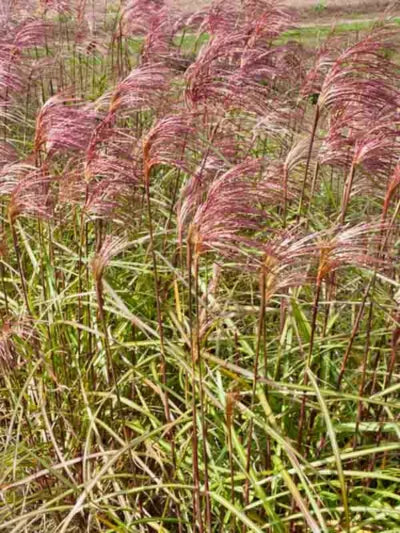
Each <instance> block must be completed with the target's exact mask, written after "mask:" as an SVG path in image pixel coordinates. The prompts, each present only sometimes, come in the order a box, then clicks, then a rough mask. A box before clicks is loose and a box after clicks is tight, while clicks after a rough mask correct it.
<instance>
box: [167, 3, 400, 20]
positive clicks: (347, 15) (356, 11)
mask: <svg viewBox="0 0 400 533" xmlns="http://www.w3.org/2000/svg"><path fill="white" fill-rule="evenodd" d="M172 3H174V4H175V5H176V6H179V7H180V8H184V9H187V10H189V11H196V10H198V9H200V8H201V7H202V6H205V5H207V4H209V3H210V0H172ZM284 3H285V4H286V5H288V6H292V7H294V8H296V9H297V10H298V11H299V14H300V18H301V19H302V20H313V21H317V20H318V21H320V20H322V21H327V22H329V21H331V20H332V21H333V20H335V19H336V20H340V19H346V20H348V19H352V18H353V17H354V18H357V19H358V18H361V17H365V18H375V17H380V16H382V15H383V14H384V13H385V10H387V9H388V8H389V9H390V8H391V12H392V13H399V12H400V0H394V1H389V0H286V1H285V2H284Z"/></svg>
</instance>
